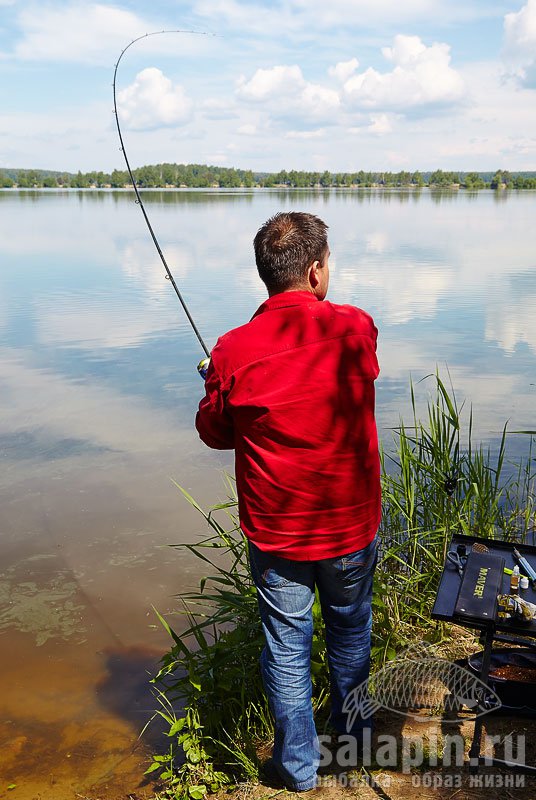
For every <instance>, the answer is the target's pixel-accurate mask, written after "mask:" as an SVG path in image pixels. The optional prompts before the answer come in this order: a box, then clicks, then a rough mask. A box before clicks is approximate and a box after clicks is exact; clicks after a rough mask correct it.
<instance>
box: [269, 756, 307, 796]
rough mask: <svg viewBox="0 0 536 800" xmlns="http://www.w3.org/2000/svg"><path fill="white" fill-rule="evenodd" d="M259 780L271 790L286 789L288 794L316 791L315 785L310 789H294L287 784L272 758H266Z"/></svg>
mask: <svg viewBox="0 0 536 800" xmlns="http://www.w3.org/2000/svg"><path fill="white" fill-rule="evenodd" d="M260 778H261V780H262V782H263V783H266V784H267V785H268V786H269V787H270V788H271V789H286V790H287V791H289V792H311V791H313V789H316V788H317V787H316V785H315V786H312V787H311V788H310V789H296V788H295V787H294V786H292V784H290V783H287V782H286V781H285V780H284V778H282V777H281V775H280V774H279V770H278V769H277V767H276V765H275V764H274V760H273V758H268V759H267V760H266V761H265V762H264V764H263V765H262V767H261V769H260Z"/></svg>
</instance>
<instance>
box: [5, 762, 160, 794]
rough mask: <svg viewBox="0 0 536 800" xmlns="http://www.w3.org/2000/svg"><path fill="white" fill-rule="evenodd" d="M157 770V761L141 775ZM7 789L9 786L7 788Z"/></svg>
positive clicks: (158, 765) (158, 766)
mask: <svg viewBox="0 0 536 800" xmlns="http://www.w3.org/2000/svg"><path fill="white" fill-rule="evenodd" d="M157 769H162V764H159V763H158V761H154V762H153V763H152V764H151V766H150V767H149V768H148V769H146V770H145V772H144V773H143V774H144V775H150V774H151V772H155V771H156V770H157ZM7 788H8V789H9V786H8V787H7Z"/></svg>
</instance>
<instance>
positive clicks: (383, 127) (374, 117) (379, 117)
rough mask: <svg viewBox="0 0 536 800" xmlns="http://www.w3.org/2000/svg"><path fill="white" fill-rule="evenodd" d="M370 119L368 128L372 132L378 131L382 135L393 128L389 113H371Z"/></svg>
mask: <svg viewBox="0 0 536 800" xmlns="http://www.w3.org/2000/svg"><path fill="white" fill-rule="evenodd" d="M370 120H371V122H370V125H369V127H368V130H369V131H370V132H371V133H377V134H378V136H382V135H383V134H384V133H391V131H392V130H393V124H392V122H391V117H390V116H389V114H371V115H370Z"/></svg>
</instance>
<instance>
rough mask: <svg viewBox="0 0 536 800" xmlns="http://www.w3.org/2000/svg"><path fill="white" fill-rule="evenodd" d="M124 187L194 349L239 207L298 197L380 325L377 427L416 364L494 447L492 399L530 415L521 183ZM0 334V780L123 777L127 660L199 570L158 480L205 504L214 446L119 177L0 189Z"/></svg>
mask: <svg viewBox="0 0 536 800" xmlns="http://www.w3.org/2000/svg"><path fill="white" fill-rule="evenodd" d="M144 200H145V201H146V204H147V207H148V210H149V214H150V216H151V219H152V221H153V223H154V227H155V229H156V231H157V235H158V237H159V239H160V241H161V244H162V247H163V249H164V252H165V254H166V257H167V259H168V261H169V264H170V266H171V268H172V271H173V273H174V275H175V277H176V279H177V281H178V283H179V285H180V287H181V290H182V291H183V293H184V295H185V297H186V299H187V301H188V304H189V306H190V308H191V311H192V313H193V316H194V318H195V320H196V322H197V324H198V326H199V328H200V330H201V331H202V333H203V335H204V337H205V339H206V341H207V343H208V344H209V346H212V344H213V343H214V342H215V341H216V339H217V337H218V335H219V334H220V333H222V332H224V331H225V330H227V329H228V328H230V327H233V326H235V325H238V324H241V323H243V322H246V321H247V320H248V319H249V317H250V316H251V314H252V313H253V311H254V310H255V309H256V307H257V306H258V305H259V304H260V303H261V302H262V301H263V299H264V297H265V293H264V290H263V287H262V284H261V283H260V281H259V279H258V278H257V275H256V271H255V268H254V264H253V259H252V246H251V241H252V238H253V236H254V234H255V232H256V230H257V228H258V227H259V225H260V224H262V222H264V220H265V219H266V218H267V217H268V216H270V215H271V214H272V213H274V212H275V211H277V210H280V209H295V210H304V211H310V212H313V213H316V214H319V215H320V216H321V217H322V218H323V219H325V221H326V222H327V223H328V224H329V226H330V244H331V250H332V260H331V264H332V279H331V287H330V294H329V297H330V299H332V300H334V301H335V302H345V303H353V304H355V305H359V306H361V307H363V308H365V309H366V310H368V311H369V312H370V313H371V314H372V315H373V316H374V318H375V320H376V324H377V326H378V328H379V330H380V339H379V358H380V364H381V368H382V372H381V376H380V379H379V381H378V387H377V388H378V394H377V398H378V422H379V428H380V435H381V437H382V438H383V439H384V440H385V442H386V443H387V444H388V443H389V441H390V440H391V436H392V434H391V432H390V428H391V427H392V426H393V425H396V423H397V421H398V419H399V415H400V414H402V415H404V414H406V413H407V411H408V384H409V378H410V375H411V376H412V377H413V379H414V380H415V381H418V380H419V379H420V378H422V377H424V376H425V375H428V374H429V373H431V372H434V370H435V369H436V365H437V366H439V367H440V369H442V370H446V366H445V365H447V364H448V368H449V371H450V374H451V377H452V381H453V383H454V386H455V388H456V392H457V396H458V399H459V400H460V401H461V400H462V399H466V400H467V405H468V406H469V404H470V403H471V404H472V406H473V411H474V415H475V420H476V425H475V429H476V435H477V436H478V437H479V438H482V439H485V440H488V441H490V442H491V443H492V444H493V442H494V441H496V439H497V436H498V435H499V432H500V430H501V429H502V426H503V424H504V422H505V421H506V419H509V420H510V427H511V428H512V429H524V428H534V427H536V426H535V418H534V417H535V415H534V399H535V392H536V389H535V384H536V322H535V308H536V226H535V225H534V219H535V218H536V194H535V193H531V192H523V193H519V194H514V193H512V194H500V195H497V194H495V193H492V192H480V193H478V194H475V195H471V194H467V193H459V194H458V193H451V194H442V195H434V194H432V193H430V192H427V191H423V192H421V193H419V194H411V193H396V192H393V193H378V192H374V191H371V192H363V193H358V192H349V191H340V192H300V193H298V192H278V191H236V192H221V191H211V192H207V191H183V192H150V193H149V192H148V193H146V194H145V195H144ZM0 338H1V347H0V457H1V459H2V465H1V466H2V469H1V471H0V508H1V529H0V644H1V647H2V653H3V656H4V657H3V658H2V659H1V661H0V680H1V684H2V686H3V690H2V693H1V697H0V753H1V755H0V781H4V782H5V785H7V783H11V782H14V783H17V796H18V797H28V798H29V797H33V796H35V795H36V794H37V793H39V794H40V797H41V798H49V797H50V798H52V797H53V798H55V799H59V798H61V797H72V796H73V794H76V793H77V792H78V793H88V792H91V791H93V792H104V793H105V794H106V796H107V797H109V798H112V797H113V796H114V792H115V793H116V794H117V795H119V794H120V793H123V794H124V795H125V794H126V793H128V791H134V790H135V789H136V787H137V786H138V784H139V782H140V780H141V773H142V771H143V767H144V764H145V762H144V758H145V754H144V750H143V746H142V744H141V743H139V742H138V741H137V734H138V732H139V730H140V728H141V727H142V725H143V723H144V722H145V720H146V719H147V715H148V714H149V711H150V709H151V708H152V706H153V701H152V699H151V698H150V697H148V696H147V695H146V694H144V691H143V687H145V685H146V682H147V670H152V669H154V665H155V663H156V661H157V659H158V657H159V655H160V654H161V653H162V652H163V650H164V648H165V647H166V646H167V639H166V636H165V634H164V633H163V632H162V631H161V629H160V628H159V627H158V625H157V621H156V619H155V616H154V613H153V611H152V606H155V607H157V608H158V609H159V610H160V611H163V612H168V611H171V610H172V609H174V608H176V607H177V604H176V601H175V599H174V595H175V594H177V593H178V592H180V591H182V590H184V589H185V588H189V587H192V586H193V585H194V584H195V582H196V581H197V579H198V577H199V575H200V572H199V566H198V565H197V564H196V563H193V562H192V560H191V559H190V558H188V557H187V556H186V555H185V554H184V553H182V552H181V551H179V550H175V549H172V548H169V547H168V546H167V545H169V544H172V543H173V544H174V543H180V542H185V541H192V540H194V539H195V538H196V537H197V536H199V535H200V534H201V533H202V532H203V526H202V522H201V521H200V519H199V518H198V517H197V516H196V515H195V513H194V512H193V511H192V510H191V509H190V508H189V507H188V505H187V504H186V503H185V501H183V500H182V498H181V496H180V495H179V493H178V491H177V489H176V488H175V487H174V485H173V484H172V482H171V478H173V479H175V480H176V481H177V482H178V483H180V484H181V485H183V486H185V487H186V488H187V489H188V490H189V491H190V492H191V493H192V494H193V495H194V496H195V497H197V498H199V499H201V500H203V501H204V502H205V503H206V504H210V503H212V502H216V501H217V500H219V499H222V498H223V497H224V496H225V490H224V487H223V481H222V477H221V472H222V469H223V468H230V467H231V466H232V460H231V458H230V455H229V454H226V453H215V452H211V451H209V450H208V449H206V448H205V447H204V446H203V445H202V443H201V442H200V441H199V440H198V438H197V435H196V433H195V432H194V430H193V417H194V413H195V409H196V406H197V403H198V402H199V398H200V395H201V391H202V384H201V382H200V380H199V378H198V376H197V373H196V370H195V365H196V364H197V362H198V361H199V359H200V358H201V356H202V352H201V351H200V348H199V345H198V343H197V341H196V339H195V337H194V336H193V334H192V332H191V330H190V328H189V326H188V324H187V322H186V321H185V318H184V315H183V313H182V310H181V309H180V306H179V304H178V302H177V300H176V298H175V296H174V293H173V291H172V288H171V286H170V284H169V283H168V282H167V281H166V280H164V277H163V268H162V266H161V264H160V262H159V259H158V256H157V255H156V253H155V251H154V247H153V245H152V243H151V242H150V240H149V237H148V234H147V231H146V229H145V228H144V224H143V220H142V218H141V214H140V213H139V210H138V209H137V208H136V206H135V205H134V203H133V201H132V195H131V193H129V192H89V191H88V192H55V191H49V192H20V193H16V192H12V191H3V192H0ZM445 375H446V371H445ZM430 386H431V384H430ZM426 391H427V388H426V383H425V384H421V386H420V389H419V402H420V403H424V402H425V400H426ZM522 447H523V442H522V437H517V439H515V437H514V440H513V443H512V449H513V451H514V452H517V451H520V450H521V448H522ZM175 626H176V627H177V628H180V626H181V621H180V619H176V621H175ZM136 791H138V792H140V789H139V788H138V789H136Z"/></svg>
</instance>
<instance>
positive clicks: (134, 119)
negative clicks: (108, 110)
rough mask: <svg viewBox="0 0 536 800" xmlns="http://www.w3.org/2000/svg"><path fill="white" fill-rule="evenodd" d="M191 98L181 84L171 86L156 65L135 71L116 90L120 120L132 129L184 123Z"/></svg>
mask: <svg viewBox="0 0 536 800" xmlns="http://www.w3.org/2000/svg"><path fill="white" fill-rule="evenodd" d="M192 106H193V104H192V101H191V100H190V98H189V97H187V95H186V93H185V91H184V89H183V87H182V86H178V85H176V86H174V85H173V84H172V82H171V81H170V80H169V78H166V76H165V75H164V74H163V72H162V71H161V70H159V69H156V67H148V68H147V69H144V70H142V71H141V72H139V73H138V74H137V75H136V78H135V80H134V83H132V84H131V85H130V86H127V88H126V89H123V91H121V92H119V94H118V108H119V120H120V122H123V123H124V124H125V126H126V127H128V128H131V129H132V130H137V131H141V130H154V129H155V128H161V127H170V126H178V125H184V124H185V123H186V122H188V121H189V120H190V119H191V116H192Z"/></svg>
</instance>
